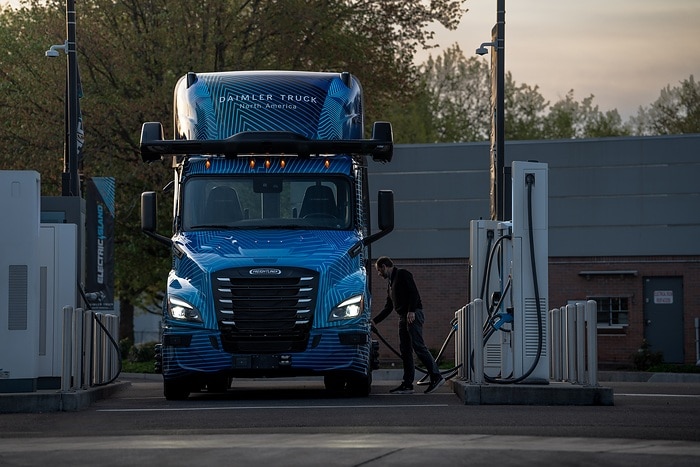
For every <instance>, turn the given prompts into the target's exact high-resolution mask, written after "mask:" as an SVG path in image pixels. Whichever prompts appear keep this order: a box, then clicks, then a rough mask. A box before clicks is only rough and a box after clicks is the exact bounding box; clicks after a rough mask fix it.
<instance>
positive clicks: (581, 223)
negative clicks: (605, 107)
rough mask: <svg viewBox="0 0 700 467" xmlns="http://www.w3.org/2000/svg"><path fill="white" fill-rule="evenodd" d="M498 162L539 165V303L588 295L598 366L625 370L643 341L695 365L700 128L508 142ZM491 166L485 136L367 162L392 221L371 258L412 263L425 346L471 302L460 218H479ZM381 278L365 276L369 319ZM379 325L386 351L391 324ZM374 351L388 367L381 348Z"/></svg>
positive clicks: (699, 304) (450, 353) (485, 207)
mask: <svg viewBox="0 0 700 467" xmlns="http://www.w3.org/2000/svg"><path fill="white" fill-rule="evenodd" d="M505 159H506V166H507V167H509V166H510V164H511V163H512V161H517V160H537V161H539V162H545V163H547V164H548V168H549V176H548V183H549V206H548V218H549V230H548V235H549V297H548V306H549V308H553V307H559V306H563V305H566V304H567V303H572V302H573V301H578V300H590V299H593V300H596V301H597V302H598V362H599V366H601V367H605V368H608V367H619V368H624V367H626V366H629V365H631V363H632V358H633V355H635V354H636V353H637V351H638V349H639V348H640V346H641V345H642V343H643V342H644V341H646V342H647V343H649V345H650V350H651V351H653V352H660V353H662V354H663V356H664V360H665V361H666V362H669V363H695V362H696V359H697V358H698V356H697V355H696V353H697V352H696V322H697V320H698V319H697V318H699V317H700V246H698V241H697V239H698V237H700V183H698V180H699V179H700V135H681V136H665V137H629V138H601V139H588V140H557V141H515V142H506V148H505ZM489 171H490V161H489V144H488V143H468V144H435V145H404V146H402V145H399V146H397V148H396V149H395V154H394V159H393V161H392V162H391V163H390V164H377V163H370V185H371V186H370V189H371V191H372V192H376V190H379V189H391V190H393V191H394V198H395V217H396V227H395V230H394V232H392V233H391V234H390V235H389V236H387V237H385V238H384V239H382V240H380V241H378V242H377V243H376V244H375V245H373V249H372V257H373V258H374V259H376V258H377V257H379V256H381V255H388V256H390V257H392V258H393V259H394V262H395V263H396V264H397V265H398V266H399V267H406V268H408V269H409V270H411V272H413V274H414V277H415V278H416V281H417V283H418V286H419V289H420V291H421V297H422V299H423V305H424V308H425V311H426V315H427V321H428V322H427V325H426V327H425V337H426V341H427V343H428V346H429V347H430V348H431V349H434V351H437V350H438V349H439V348H440V347H441V345H442V344H443V341H444V340H445V338H446V337H447V335H448V333H449V331H450V322H451V320H452V319H453V318H454V313H455V311H456V310H458V309H459V308H461V307H462V306H464V305H465V304H466V303H467V302H468V301H469V235H470V234H469V222H470V221H471V220H473V219H489V218H490V195H489V187H490V176H489ZM375 228H376V227H375ZM385 287H386V285H385V283H384V282H383V281H382V280H381V279H379V278H378V277H377V276H375V280H374V281H373V284H372V290H373V303H372V310H373V314H376V313H378V312H379V310H380V309H381V308H382V306H383V305H384V300H385V297H386V292H385ZM394 316H395V315H394ZM380 332H381V333H382V335H383V336H384V337H385V338H387V340H388V341H389V342H390V343H391V344H392V345H393V346H394V347H395V348H396V349H398V344H397V336H396V334H397V332H396V328H395V326H394V325H393V323H392V319H388V320H387V321H385V322H384V323H382V325H381V326H380ZM381 357H382V360H383V361H385V362H386V361H396V362H398V358H397V357H396V356H395V355H393V354H392V353H391V352H390V350H389V349H387V348H386V346H385V345H382V346H381ZM445 358H447V359H453V358H454V341H452V342H451V343H450V345H449V346H448V347H447V349H446V352H445Z"/></svg>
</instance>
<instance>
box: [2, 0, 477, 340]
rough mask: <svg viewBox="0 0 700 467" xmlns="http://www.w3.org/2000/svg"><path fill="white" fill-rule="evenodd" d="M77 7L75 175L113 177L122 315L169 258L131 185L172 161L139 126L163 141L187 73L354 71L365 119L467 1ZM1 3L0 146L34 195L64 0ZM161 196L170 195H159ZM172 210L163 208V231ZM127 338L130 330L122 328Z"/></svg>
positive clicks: (49, 144)
mask: <svg viewBox="0 0 700 467" xmlns="http://www.w3.org/2000/svg"><path fill="white" fill-rule="evenodd" d="M76 3H78V5H77V8H76V10H77V27H76V29H77V32H76V35H77V51H78V64H79V70H80V77H81V82H82V88H83V94H84V97H83V98H82V99H81V109H82V115H83V120H84V124H85V144H84V147H83V152H84V155H85V159H84V164H83V172H82V174H81V175H82V176H83V177H92V176H114V177H115V178H116V185H117V192H116V199H115V205H116V216H115V223H116V225H115V230H116V232H115V255H116V271H115V289H116V293H117V295H118V297H119V300H120V301H121V302H122V306H123V310H129V309H131V307H132V305H137V306H150V305H152V303H153V300H154V297H157V296H158V293H159V292H160V291H161V290H162V288H163V284H164V281H165V275H166V273H167V269H168V268H169V267H168V265H169V252H168V251H167V249H165V248H163V246H162V245H159V244H158V243H156V242H154V241H153V240H151V239H149V238H147V237H146V236H145V235H143V234H142V233H141V231H140V226H139V224H140V216H139V197H140V193H141V192H143V191H149V190H159V189H160V187H163V186H164V185H165V184H166V183H167V181H168V180H169V178H171V177H172V174H171V169H170V168H169V162H170V161H163V162H156V163H152V164H150V165H148V166H147V165H145V164H144V163H143V162H141V160H140V156H139V135H140V128H141V124H142V123H143V122H146V121H161V122H163V123H164V128H165V131H166V137H172V136H173V135H172V134H170V133H171V131H172V130H171V128H172V127H171V126H170V125H169V124H168V123H169V122H170V121H172V120H171V119H172V92H173V88H174V86H175V83H176V82H177V80H178V78H179V77H181V76H183V75H184V74H185V73H186V72H188V71H221V70H242V69H250V70H255V69H285V70H288V69H298V70H316V71H318V70H334V71H350V72H352V73H354V74H355V75H356V76H358V77H359V79H360V81H361V82H362V83H363V87H364V91H365V95H366V96H368V98H367V99H366V122H367V123H368V125H369V124H370V123H371V122H372V121H373V120H374V119H376V116H378V115H379V113H380V109H383V107H384V106H385V104H389V103H393V102H395V101H398V100H402V99H403V100H407V99H408V96H410V95H412V94H413V92H414V90H415V89H416V83H417V79H416V68H415V66H414V65H413V56H414V53H415V51H416V50H417V48H418V47H430V46H431V45H432V39H433V33H432V32H430V31H429V29H428V26H429V25H432V24H433V23H434V22H438V23H441V24H442V25H444V26H445V27H447V28H454V27H456V25H457V24H458V22H459V18H460V16H461V14H462V13H463V11H462V9H461V4H462V3H464V2H463V1H450V0H434V1H431V2H430V3H429V4H427V3H426V2H423V1H422V0H382V1H377V0H286V1H276V0H203V1H200V2H172V1H166V0H148V1H138V0H85V1H82V2H76ZM25 6H26V7H25V8H20V9H15V10H13V9H8V8H3V9H0V50H3V51H4V52H3V54H1V55H0V109H1V110H2V114H1V115H2V116H0V118H1V119H2V120H1V121H0V123H2V126H1V127H0V144H2V146H3V148H4V151H3V153H2V154H0V163H2V166H3V168H4V169H29V168H31V169H35V170H37V171H39V172H40V174H41V180H42V194H43V195H58V194H60V187H61V171H62V153H63V151H62V148H63V139H64V112H63V109H64V94H65V93H64V89H65V76H66V71H65V61H64V60H56V59H54V60H49V59H46V58H45V57H44V51H45V50H46V49H47V48H48V46H49V45H50V44H61V43H63V42H64V41H65V3H64V2H63V0H47V1H39V0H30V1H28V2H26V4H25ZM163 198H167V197H163ZM171 209H172V208H171V207H166V208H164V209H160V213H159V216H160V217H159V224H160V226H161V229H162V230H165V229H166V228H167V227H166V226H168V225H170V224H171V221H170V220H168V218H169V217H170V216H169V214H170V213H171V212H172V211H171ZM123 337H128V336H123Z"/></svg>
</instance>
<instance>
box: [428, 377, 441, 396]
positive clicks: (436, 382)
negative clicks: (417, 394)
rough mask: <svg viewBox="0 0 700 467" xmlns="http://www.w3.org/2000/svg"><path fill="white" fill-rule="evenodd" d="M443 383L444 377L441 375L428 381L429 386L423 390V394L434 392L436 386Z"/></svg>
mask: <svg viewBox="0 0 700 467" xmlns="http://www.w3.org/2000/svg"><path fill="white" fill-rule="evenodd" d="M443 384H445V378H443V377H442V376H441V377H440V379H436V380H433V381H431V382H430V386H428V389H426V390H425V393H424V394H430V393H431V392H435V390H437V388H439V387H440V386H442V385H443Z"/></svg>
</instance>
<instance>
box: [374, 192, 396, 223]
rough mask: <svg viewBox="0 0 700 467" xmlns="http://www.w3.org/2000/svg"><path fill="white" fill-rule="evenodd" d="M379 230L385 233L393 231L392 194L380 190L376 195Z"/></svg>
mask: <svg viewBox="0 0 700 467" xmlns="http://www.w3.org/2000/svg"><path fill="white" fill-rule="evenodd" d="M377 208H378V225H379V230H380V231H382V232H384V231H386V233H389V232H391V231H392V230H394V192H393V191H391V190H380V191H379V193H378V195H377Z"/></svg>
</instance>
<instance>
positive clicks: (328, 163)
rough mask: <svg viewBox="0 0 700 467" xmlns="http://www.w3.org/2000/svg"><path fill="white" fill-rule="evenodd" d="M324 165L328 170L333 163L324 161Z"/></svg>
mask: <svg viewBox="0 0 700 467" xmlns="http://www.w3.org/2000/svg"><path fill="white" fill-rule="evenodd" d="M323 165H324V167H325V168H328V167H330V166H331V161H330V160H328V159H326V160H325V161H323Z"/></svg>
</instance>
